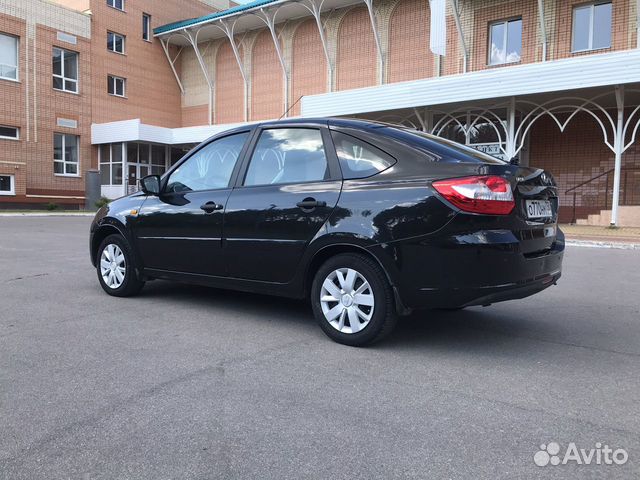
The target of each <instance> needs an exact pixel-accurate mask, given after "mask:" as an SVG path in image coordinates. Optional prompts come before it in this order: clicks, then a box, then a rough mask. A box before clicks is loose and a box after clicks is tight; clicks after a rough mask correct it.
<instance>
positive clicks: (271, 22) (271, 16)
mask: <svg viewBox="0 0 640 480" xmlns="http://www.w3.org/2000/svg"><path fill="white" fill-rule="evenodd" d="M260 13H261V15H259V14H258V13H254V14H253V15H255V16H256V17H258V18H259V19H260V20H262V21H263V22H264V24H265V25H266V26H267V28H268V29H269V32H270V33H271V39H272V40H273V45H274V47H275V48H276V54H277V55H278V60H279V61H280V66H281V67H282V76H283V78H284V110H283V112H285V113H284V115H285V116H286V115H287V112H288V111H289V72H288V69H287V64H286V63H285V61H284V56H283V55H282V48H280V41H279V40H278V33H277V32H276V15H277V14H278V10H277V9H276V10H273V11H268V10H265V9H264V8H261V9H260Z"/></svg>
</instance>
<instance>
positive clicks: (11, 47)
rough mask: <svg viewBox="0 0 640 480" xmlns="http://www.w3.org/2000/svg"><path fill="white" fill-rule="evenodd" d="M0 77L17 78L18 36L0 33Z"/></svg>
mask: <svg viewBox="0 0 640 480" xmlns="http://www.w3.org/2000/svg"><path fill="white" fill-rule="evenodd" d="M0 78H4V79H7V80H18V38H17V37H14V36H13V35H6V34H4V33H0Z"/></svg>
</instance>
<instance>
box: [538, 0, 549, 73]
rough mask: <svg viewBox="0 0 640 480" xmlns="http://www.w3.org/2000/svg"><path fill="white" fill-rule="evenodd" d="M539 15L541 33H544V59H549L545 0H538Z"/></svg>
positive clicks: (544, 60)
mask: <svg viewBox="0 0 640 480" xmlns="http://www.w3.org/2000/svg"><path fill="white" fill-rule="evenodd" d="M538 16H539V17H540V34H541V35H542V61H543V62H546V61H547V26H546V23H545V21H544V0H538Z"/></svg>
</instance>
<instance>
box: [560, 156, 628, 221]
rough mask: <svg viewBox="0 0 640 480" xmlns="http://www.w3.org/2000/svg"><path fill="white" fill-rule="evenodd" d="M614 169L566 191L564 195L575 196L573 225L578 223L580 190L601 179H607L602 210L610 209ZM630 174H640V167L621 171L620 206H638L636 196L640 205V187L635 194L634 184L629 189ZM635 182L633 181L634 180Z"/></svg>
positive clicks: (625, 168)
mask: <svg viewBox="0 0 640 480" xmlns="http://www.w3.org/2000/svg"><path fill="white" fill-rule="evenodd" d="M614 170H615V169H614V168H612V169H610V170H607V171H606V172H602V173H601V174H599V175H596V176H595V177H592V178H590V179H589V180H586V181H584V182H582V183H579V184H578V185H575V186H573V187H571V188H570V189H568V190H566V191H565V192H564V193H565V195H569V194H570V193H572V194H573V214H572V216H571V223H572V224H575V223H576V220H577V219H576V203H577V195H578V193H579V192H578V190H579V189H580V188H583V187H586V186H588V185H591V184H592V183H594V182H595V181H597V180H599V179H601V178H602V177H605V179H604V182H605V191H604V208H601V210H607V209H608V208H609V191H610V188H609V179H610V178H611V175H612V174H613V172H614ZM629 172H640V167H623V168H622V169H621V171H620V173H621V174H622V181H621V183H620V194H621V197H620V205H634V204H636V199H635V197H636V195H638V197H639V198H638V204H640V187H638V192H634V191H633V190H634V189H633V183H632V185H631V187H630V188H629V185H627V181H628V176H629ZM632 180H633V179H632ZM629 192H630V193H629ZM598 194H599V192H598Z"/></svg>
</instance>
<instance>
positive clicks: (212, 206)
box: [200, 202, 224, 213]
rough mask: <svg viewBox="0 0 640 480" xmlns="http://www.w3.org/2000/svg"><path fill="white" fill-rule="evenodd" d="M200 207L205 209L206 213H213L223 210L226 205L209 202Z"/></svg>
mask: <svg viewBox="0 0 640 480" xmlns="http://www.w3.org/2000/svg"><path fill="white" fill-rule="evenodd" d="M200 208H201V209H202V210H204V211H205V213H213V212H215V211H216V210H222V209H223V208H224V205H220V204H219V203H216V202H207V203H205V204H203V205H200Z"/></svg>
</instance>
